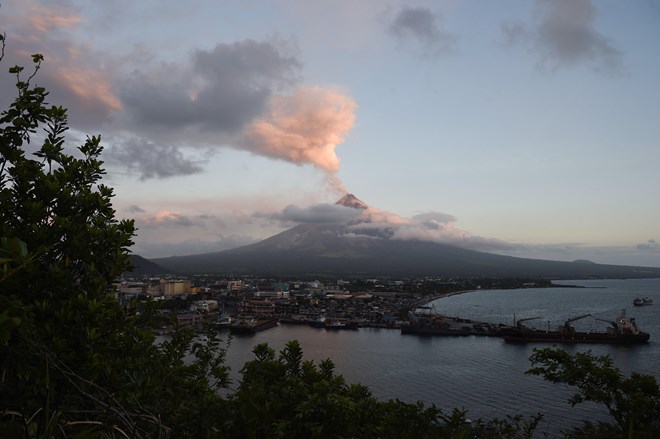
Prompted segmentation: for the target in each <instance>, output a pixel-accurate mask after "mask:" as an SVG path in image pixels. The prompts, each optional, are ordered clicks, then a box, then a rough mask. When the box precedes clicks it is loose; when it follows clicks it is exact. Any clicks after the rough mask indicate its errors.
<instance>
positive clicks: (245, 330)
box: [229, 318, 278, 334]
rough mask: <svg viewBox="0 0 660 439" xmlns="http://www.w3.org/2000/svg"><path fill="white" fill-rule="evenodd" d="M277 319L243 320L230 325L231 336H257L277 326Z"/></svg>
mask: <svg viewBox="0 0 660 439" xmlns="http://www.w3.org/2000/svg"><path fill="white" fill-rule="evenodd" d="M277 321H278V319H276V318H261V319H255V318H241V319H238V320H237V321H236V322H234V323H232V324H231V325H229V333H230V334H255V333H257V332H259V331H264V330H266V329H269V328H272V327H274V326H277Z"/></svg>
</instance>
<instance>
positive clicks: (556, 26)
mask: <svg viewBox="0 0 660 439" xmlns="http://www.w3.org/2000/svg"><path fill="white" fill-rule="evenodd" d="M536 10H537V20H536V23H535V24H534V25H533V26H532V27H527V26H525V25H523V24H521V23H508V24H504V25H502V32H503V35H504V38H505V42H506V43H507V44H508V45H512V44H514V43H523V44H526V45H528V46H529V48H531V49H532V50H533V51H534V52H535V53H536V54H537V55H538V67H539V68H540V69H541V70H555V69H557V68H559V67H560V66H563V65H575V64H579V63H587V64H589V65H591V67H592V68H593V69H594V70H596V71H599V72H606V73H618V72H620V70H621V69H622V54H621V52H620V51H619V50H618V49H616V47H614V46H613V45H612V44H611V42H610V40H609V39H608V38H607V37H605V36H604V35H603V34H601V33H600V32H599V31H598V30H597V29H596V27H595V21H596V15H597V10H596V8H595V6H594V5H593V4H592V2H591V0H570V1H567V0H536Z"/></svg>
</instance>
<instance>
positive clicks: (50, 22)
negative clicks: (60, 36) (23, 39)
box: [28, 5, 81, 33]
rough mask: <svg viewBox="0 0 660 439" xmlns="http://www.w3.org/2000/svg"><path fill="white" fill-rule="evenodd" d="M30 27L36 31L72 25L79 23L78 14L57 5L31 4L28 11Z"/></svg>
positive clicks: (47, 30) (48, 30)
mask: <svg viewBox="0 0 660 439" xmlns="http://www.w3.org/2000/svg"><path fill="white" fill-rule="evenodd" d="M28 20H29V22H30V27H31V28H32V29H34V30H35V31H37V32H43V33H45V32H50V31H52V30H53V29H58V28H63V27H65V28H66V27H73V26H77V25H78V24H80V22H81V19H80V16H78V15H76V14H74V13H73V12H72V11H71V10H70V9H68V8H65V7H63V6H59V5H32V6H31V7H30V9H29V12H28Z"/></svg>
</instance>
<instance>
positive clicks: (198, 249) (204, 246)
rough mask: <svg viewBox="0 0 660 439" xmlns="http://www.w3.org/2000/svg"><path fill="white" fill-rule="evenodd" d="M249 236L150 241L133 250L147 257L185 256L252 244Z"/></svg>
mask: <svg viewBox="0 0 660 439" xmlns="http://www.w3.org/2000/svg"><path fill="white" fill-rule="evenodd" d="M257 241H259V240H255V239H254V238H252V237H250V236H241V235H230V236H222V235H220V239H216V240H205V239H187V240H183V241H180V242H150V243H146V242H145V243H140V244H136V245H135V246H134V247H133V252H134V253H136V254H139V255H140V256H144V257H147V258H155V257H167V256H185V255H196V254H202V253H212V252H220V251H224V250H231V249H232V248H237V247H242V246H244V245H248V244H254V243H255V242H257Z"/></svg>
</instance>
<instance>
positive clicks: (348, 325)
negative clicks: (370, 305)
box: [325, 320, 358, 330]
mask: <svg viewBox="0 0 660 439" xmlns="http://www.w3.org/2000/svg"><path fill="white" fill-rule="evenodd" d="M325 329H330V330H333V329H358V325H357V323H355V322H350V321H342V320H330V321H328V320H326V321H325Z"/></svg>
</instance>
